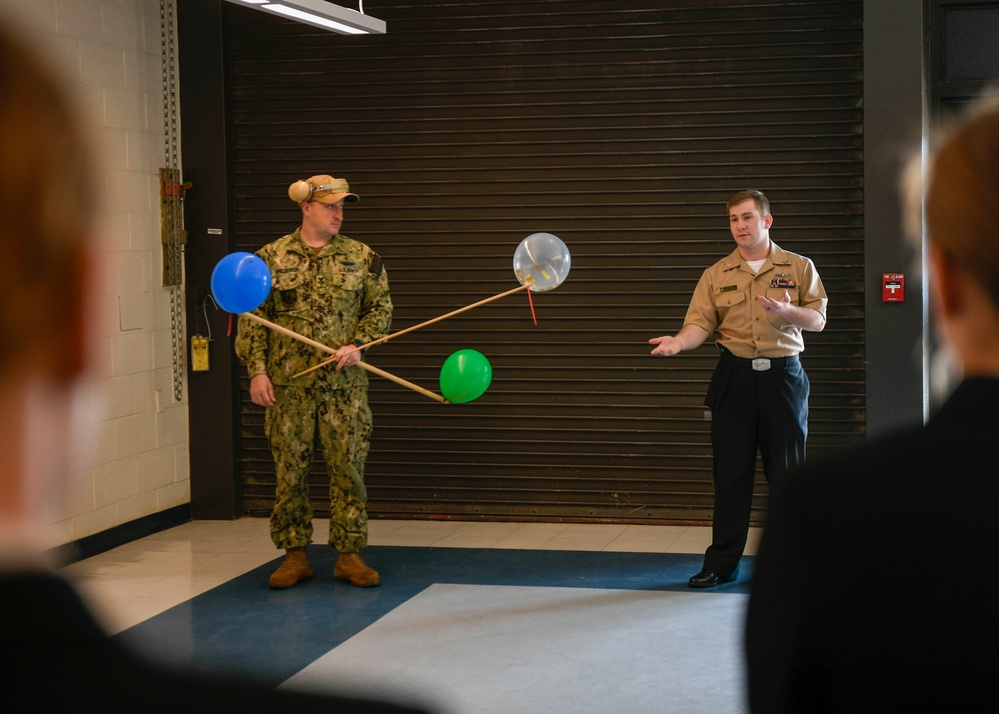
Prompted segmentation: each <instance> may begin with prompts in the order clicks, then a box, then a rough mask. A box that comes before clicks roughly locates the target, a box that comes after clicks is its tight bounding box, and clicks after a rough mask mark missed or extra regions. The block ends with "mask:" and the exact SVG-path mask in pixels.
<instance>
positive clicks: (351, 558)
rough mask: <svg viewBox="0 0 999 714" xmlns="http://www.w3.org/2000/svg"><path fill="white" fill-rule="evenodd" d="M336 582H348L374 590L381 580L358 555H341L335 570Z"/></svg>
mask: <svg viewBox="0 0 999 714" xmlns="http://www.w3.org/2000/svg"><path fill="white" fill-rule="evenodd" d="M333 578H334V580H346V581H347V582H348V583H350V584H351V585H356V586H357V587H359V588H373V587H374V586H375V585H377V584H378V583H379V582H380V580H379V578H378V573H377V572H375V571H374V570H372V569H371V568H369V567H368V566H367V565H366V564H365V562H364V561H363V560H361V556H360V555H358V554H357V553H340V557H339V558H337V560H336V567H334V568H333Z"/></svg>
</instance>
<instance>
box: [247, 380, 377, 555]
mask: <svg viewBox="0 0 999 714" xmlns="http://www.w3.org/2000/svg"><path fill="white" fill-rule="evenodd" d="M274 391H275V396H276V401H277V403H276V404H275V405H274V406H273V407H270V408H269V409H268V410H267V414H266V422H265V428H266V430H267V438H268V440H269V441H270V445H271V453H272V454H273V456H274V466H275V469H276V471H277V493H276V495H275V501H274V511H273V513H272V514H271V521H270V528H271V539H272V540H273V541H274V545H276V546H277V547H278V548H298V547H303V546H306V545H308V544H309V543H311V542H312V503H311V501H310V499H309V469H310V467H311V466H312V457H313V453H314V451H315V440H316V431H317V429H318V432H319V443H320V444H321V446H322V450H323V457H324V458H325V460H326V464H327V467H328V469H329V479H330V538H329V542H330V545H332V546H333V547H334V548H336V549H337V550H338V551H339V552H341V553H356V552H357V551H359V550H361V549H362V548H364V547H365V546H366V545H367V544H368V513H367V510H366V508H365V507H366V504H367V498H368V494H367V489H366V488H365V486H364V462H365V460H366V459H367V457H368V449H369V447H370V444H371V428H372V422H371V409H370V408H369V407H368V395H367V389H366V388H354V389H343V390H318V389H305V388H302V387H294V386H292V387H284V386H277V385H275V387H274Z"/></svg>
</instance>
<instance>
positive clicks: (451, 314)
mask: <svg viewBox="0 0 999 714" xmlns="http://www.w3.org/2000/svg"><path fill="white" fill-rule="evenodd" d="M528 287H530V286H529V285H527V284H525V285H520V286H518V287H516V288H513V289H512V290H507V291H506V292H505V293H499V294H498V295H493V296H492V297H488V298H486V299H485V300H479V301H478V302H475V303H472V304H471V305H466V306H465V307H461V308H458V309H457V310H453V311H452V312H449V313H447V314H446V315H441V316H440V317H435V318H434V319H432V320H427V321H426V322H421V323H420V324H419V325H413V326H412V327H407V328H406V329H405V330H399V331H398V332H394V333H392V334H391V335H386V336H385V337H380V338H379V339H377V340H372V341H371V342H369V343H368V344H366V345H362V346H361V347H355V348H354V349H352V350H351V351H350V352H347V353H346V354H353V353H354V352H357V351H358V350H366V349H368V348H369V347H374V346H375V345H380V344H381V343H382V342H388V341H389V340H391V339H394V338H396V337H398V336H399V335H405V334H406V333H407V332H413V331H414V330H419V329H420V328H421V327H427V326H428V325H433V324H434V323H435V322H440V321H441V320H446V319H447V318H449V317H454V316H455V315H458V314H461V313H463V312H466V311H468V310H471V309H472V308H475V307H479V306H480V305H485V304H486V303H490V302H492V301H493V300H499V299H500V298H504V297H506V296H507V295H513V294H514V293H516V292H520V291H521V290H526V289H527V288H528ZM328 363H329V360H326V361H325V362H320V363H319V364H316V365H313V366H311V367H309V368H308V369H306V370H303V371H301V372H299V373H298V374H296V375H293V376H292V379H295V378H296V377H301V376H302V375H305V374H308V373H309V372H314V371H315V370H317V369H319V368H321V367H325V366H326V365H327V364H328Z"/></svg>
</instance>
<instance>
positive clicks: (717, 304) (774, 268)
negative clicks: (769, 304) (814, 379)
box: [683, 242, 828, 359]
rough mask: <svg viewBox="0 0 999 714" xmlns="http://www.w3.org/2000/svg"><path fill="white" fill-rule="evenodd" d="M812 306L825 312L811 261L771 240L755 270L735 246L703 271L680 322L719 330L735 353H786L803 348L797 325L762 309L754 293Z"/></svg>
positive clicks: (822, 291) (723, 341) (725, 344)
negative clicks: (724, 256)
mask: <svg viewBox="0 0 999 714" xmlns="http://www.w3.org/2000/svg"><path fill="white" fill-rule="evenodd" d="M785 290H786V291H787V292H788V294H789V295H790V296H791V304H792V305H798V306H800V307H809V308H812V309H813V310H817V311H818V312H820V313H821V314H822V316H823V317H825V314H826V303H827V302H828V298H827V297H826V291H825V288H823V287H822V280H821V279H820V278H819V274H818V272H817V271H816V270H815V265H814V264H813V263H812V261H811V260H809V259H808V258H805V257H804V256H801V255H797V254H795V253H789V252H788V251H786V250H782V249H781V248H780V247H778V246H777V244H776V243H773V242H771V244H770V256H769V257H768V258H767V260H766V262H764V263H763V265H762V266H760V272H759V273H756V274H754V273H753V271H752V269H751V268H750V267H749V266H748V265H746V261H745V260H744V259H743V258H742V256H741V255H740V254H739V250H738V249H736V250H734V251H732V253H731V254H730V255H729V256H728V257H727V258H724V259H722V260H720V261H718V262H717V263H715V264H714V265H712V266H711V267H710V268H708V269H707V270H705V271H704V274H703V275H701V279H700V281H699V282H698V283H697V288H695V289H694V296H693V297H692V298H691V301H690V307H689V308H688V309H687V316H686V318H684V321H683V324H684V325H697V326H698V327H701V328H703V329H705V330H707V332H708V333H714V332H715V331H717V332H718V344H720V345H721V346H722V347H724V348H725V349H727V350H728V351H729V352H731V353H732V354H734V355H735V356H737V357H745V358H747V359H753V358H756V357H788V356H790V355H796V354H798V353H799V352H801V351H802V350H804V349H805V341H804V339H803V338H802V335H801V328H799V327H795V326H794V325H792V324H791V323H789V322H787V321H786V320H785V319H784V318H782V317H781V316H780V315H777V314H775V313H770V312H767V311H766V310H764V309H763V307H762V306H761V305H760V304H759V303H758V302H757V301H756V296H757V295H765V296H767V297H771V298H773V299H775V300H781V299H783V296H784V291H785Z"/></svg>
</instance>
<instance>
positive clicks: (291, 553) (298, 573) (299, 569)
mask: <svg viewBox="0 0 999 714" xmlns="http://www.w3.org/2000/svg"><path fill="white" fill-rule="evenodd" d="M310 578H312V566H310V565H309V560H308V558H306V557H305V548H288V550H287V551H286V552H285V556H284V562H283V563H281V567H280V568H278V569H277V570H275V571H274V574H273V575H271V579H270V586H271V587H272V588H274V589H275V590H284V589H285V588H290V587H294V586H295V585H298V584H299V583H301V582H304V581H306V580H309V579H310Z"/></svg>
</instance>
